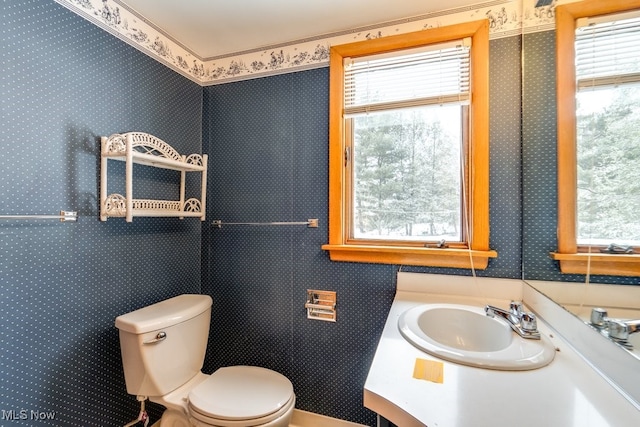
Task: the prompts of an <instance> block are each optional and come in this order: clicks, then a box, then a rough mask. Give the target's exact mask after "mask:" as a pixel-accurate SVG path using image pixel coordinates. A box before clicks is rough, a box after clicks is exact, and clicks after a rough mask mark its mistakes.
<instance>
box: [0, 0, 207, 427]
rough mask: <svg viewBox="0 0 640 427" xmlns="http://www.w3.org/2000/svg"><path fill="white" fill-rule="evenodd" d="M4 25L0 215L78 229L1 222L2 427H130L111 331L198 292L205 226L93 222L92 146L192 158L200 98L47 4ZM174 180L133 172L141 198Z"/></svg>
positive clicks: (22, 4)
mask: <svg viewBox="0 0 640 427" xmlns="http://www.w3.org/2000/svg"><path fill="white" fill-rule="evenodd" d="M0 23H1V24H2V25H1V26H2V31H1V32H0V46H1V47H2V74H1V77H0V81H1V82H0V85H1V86H0V103H1V104H0V105H1V106H2V108H1V111H2V112H1V123H0V124H1V130H0V215H29V214H42V215H54V214H57V213H58V212H59V211H60V210H69V211H77V212H78V215H79V219H78V222H76V223H69V222H67V223H60V222H58V221H52V220H20V221H19V220H0V425H2V426H9V425H24V426H27V425H28V426H45V425H46V426H78V427H80V426H82V427H87V426H116V425H124V424H126V423H127V422H129V421H130V420H132V419H133V418H135V417H137V416H138V413H139V410H140V405H139V403H138V402H137V401H136V399H135V397H134V396H130V395H128V394H127V393H126V388H125V384H124V376H123V370H122V362H121V356H120V346H119V340H118V333H117V330H116V328H115V327H114V320H115V317H116V316H118V315H120V314H124V313H126V312H129V311H131V310H134V309H136V308H139V307H142V306H145V305H148V304H151V303H153V302H156V301H158V300H160V299H164V298H168V297H171V296H174V295H177V294H180V293H193V292H199V291H200V241H201V223H200V221H198V220H196V219H187V220H184V221H180V220H179V219H175V218H166V219H163V218H135V219H134V222H132V223H125V222H124V219H121V218H112V219H109V220H108V221H107V222H100V221H99V219H98V194H99V165H100V161H99V157H100V142H99V137H100V136H108V135H110V134H112V133H116V132H125V131H130V130H136V131H144V132H148V133H151V134H154V135H157V136H158V137H160V138H162V139H163V140H165V141H167V142H168V143H170V144H172V145H173V146H174V147H175V148H176V149H177V150H178V151H180V152H187V153H191V152H200V151H201V138H202V136H201V134H202V88H201V87H200V86H198V85H197V84H195V83H193V82H191V81H189V80H187V79H186V78H184V77H182V76H179V75H177V74H176V73H175V72H173V71H171V70H169V69H167V68H166V67H165V66H163V65H161V64H159V63H158V62H156V61H155V60H153V59H151V58H149V57H147V56H145V55H143V54H141V53H140V52H138V51H137V50H136V49H134V48H132V47H130V46H129V45H127V44H125V43H123V42H122V41H120V40H118V39H116V38H115V37H113V36H112V35H109V34H108V33H106V32H104V31H102V30H100V29H98V28H96V27H95V26H94V25H92V24H90V23H89V22H87V21H86V20H84V19H82V18H80V17H79V16H77V15H75V14H73V13H72V12H70V11H68V10H67V9H65V8H64V7H62V6H60V5H58V4H56V3H54V2H52V1H42V0H33V1H24V0H23V1H13V0H11V1H3V2H0ZM114 163H118V165H116V166H114V167H112V168H110V171H111V170H113V179H114V182H116V183H117V182H119V181H120V182H121V181H122V178H123V173H124V172H123V171H124V169H123V167H122V166H123V165H122V164H119V163H120V162H114ZM141 168H142V167H141ZM137 172H138V171H137V170H136V173H137ZM175 178H176V177H175V176H173V175H166V174H164V173H158V172H157V171H145V170H142V169H141V170H140V179H139V182H136V188H139V190H140V191H141V192H152V191H153V192H156V191H157V192H160V193H163V192H165V191H177V190H176V188H177V187H176V185H177V184H176V182H177V181H176V179H175ZM149 413H150V414H152V415H153V419H154V420H157V418H158V416H159V414H160V412H159V408H158V407H155V406H154V405H149ZM41 414H43V417H42V418H39V417H40V415H41ZM22 417H24V418H22Z"/></svg>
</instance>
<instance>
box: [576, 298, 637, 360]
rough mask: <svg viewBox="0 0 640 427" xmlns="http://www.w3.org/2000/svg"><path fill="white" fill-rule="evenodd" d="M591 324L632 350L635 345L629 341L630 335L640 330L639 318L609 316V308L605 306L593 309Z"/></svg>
mask: <svg viewBox="0 0 640 427" xmlns="http://www.w3.org/2000/svg"><path fill="white" fill-rule="evenodd" d="M589 323H590V324H591V326H593V327H595V328H596V329H598V330H599V331H600V332H601V333H602V334H603V335H606V336H608V337H609V338H611V340H612V341H615V342H617V343H618V344H621V345H623V346H624V347H626V348H628V349H630V350H632V349H633V346H632V345H631V343H630V342H629V335H631V334H634V333H636V332H640V319H639V320H622V319H614V318H612V317H608V316H607V310H605V309H603V308H593V309H591V319H590V322H589Z"/></svg>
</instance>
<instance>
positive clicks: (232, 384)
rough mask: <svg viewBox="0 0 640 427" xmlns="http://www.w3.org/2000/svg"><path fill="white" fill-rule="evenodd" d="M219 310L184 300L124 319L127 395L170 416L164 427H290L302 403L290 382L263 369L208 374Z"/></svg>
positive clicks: (205, 300) (119, 321)
mask: <svg viewBox="0 0 640 427" xmlns="http://www.w3.org/2000/svg"><path fill="white" fill-rule="evenodd" d="M211 303H212V301H211V298H210V297H209V296H206V295H190V294H189V295H180V296H177V297H174V298H171V299H168V300H165V301H161V302H159V303H156V304H153V305H150V306H148V307H144V308H141V309H139V310H136V311H133V312H131V313H127V314H124V315H122V316H118V317H117V318H116V327H117V328H118V329H119V334H120V348H121V353H122V362H123V367H124V373H125V382H126V385H127V392H128V393H129V394H133V395H135V396H138V398H139V399H140V398H144V399H146V398H149V400H151V401H152V402H155V403H159V404H161V405H163V406H165V407H166V408H167V409H166V410H165V411H164V413H163V415H162V418H161V420H160V426H161V427H190V426H196V427H286V426H288V425H289V421H290V419H291V415H292V414H293V410H294V407H295V401H296V398H295V394H294V391H293V386H292V384H291V381H289V380H288V379H287V378H286V377H285V376H283V375H282V374H280V373H278V372H275V371H272V370H270V369H266V368H261V367H257V366H228V367H224V368H220V369H218V370H217V371H215V372H214V373H213V374H211V375H206V374H203V373H202V372H201V368H202V365H203V363H204V355H205V351H206V344H207V338H208V334H209V323H210V317H211ZM144 399H141V400H144Z"/></svg>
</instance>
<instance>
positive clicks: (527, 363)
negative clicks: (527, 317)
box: [398, 304, 555, 371]
mask: <svg viewBox="0 0 640 427" xmlns="http://www.w3.org/2000/svg"><path fill="white" fill-rule="evenodd" d="M398 328H399V329H400V333H401V334H402V336H403V337H404V338H405V339H406V340H407V341H409V342H410V343H411V344H413V345H414V346H416V347H417V348H419V349H420V350H422V351H425V352H426V353H429V354H431V355H432V356H436V357H439V358H441V359H445V360H448V361H451V362H456V363H460V364H463V365H469V366H475V367H478V368H486V369H497V370H505V371H524V370H529V369H537V368H541V367H543V366H546V365H548V364H549V363H551V361H552V360H553V357H554V356H555V348H554V346H553V344H552V343H551V342H550V341H549V339H548V338H547V337H545V336H544V335H542V336H541V339H539V340H534V339H525V338H522V337H520V336H519V335H517V334H516V333H515V332H513V331H512V330H511V327H510V326H509V325H508V324H507V322H506V321H504V320H502V319H498V318H492V317H489V316H487V315H485V313H484V310H483V309H482V308H480V307H473V306H468V305H460V304H423V305H419V306H416V307H413V308H411V309H409V310H407V311H405V312H404V313H402V314H401V315H400V318H399V319H398Z"/></svg>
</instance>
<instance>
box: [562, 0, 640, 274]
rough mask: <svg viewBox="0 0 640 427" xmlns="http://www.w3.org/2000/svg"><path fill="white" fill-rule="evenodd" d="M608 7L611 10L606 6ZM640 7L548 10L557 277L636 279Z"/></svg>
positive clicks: (639, 258)
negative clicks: (552, 51) (552, 15)
mask: <svg viewBox="0 0 640 427" xmlns="http://www.w3.org/2000/svg"><path fill="white" fill-rule="evenodd" d="M612 3H613V4H612ZM639 6H640V3H639V2H637V1H635V2H632V1H623V2H608V1H603V0H598V1H584V2H579V3H570V4H566V5H561V6H558V7H557V8H556V32H557V38H556V43H557V49H556V55H557V57H556V60H557V83H558V86H557V91H558V251H557V252H555V253H553V254H552V256H553V258H554V259H556V260H558V261H559V262H560V268H561V271H562V272H563V273H579V274H585V273H589V274H603V275H621V276H639V275H640V221H638V212H640V169H639V168H638V167H637V165H638V162H639V161H640V51H639V50H638V45H639V44H640V10H635V9H634V8H638V7H639Z"/></svg>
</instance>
